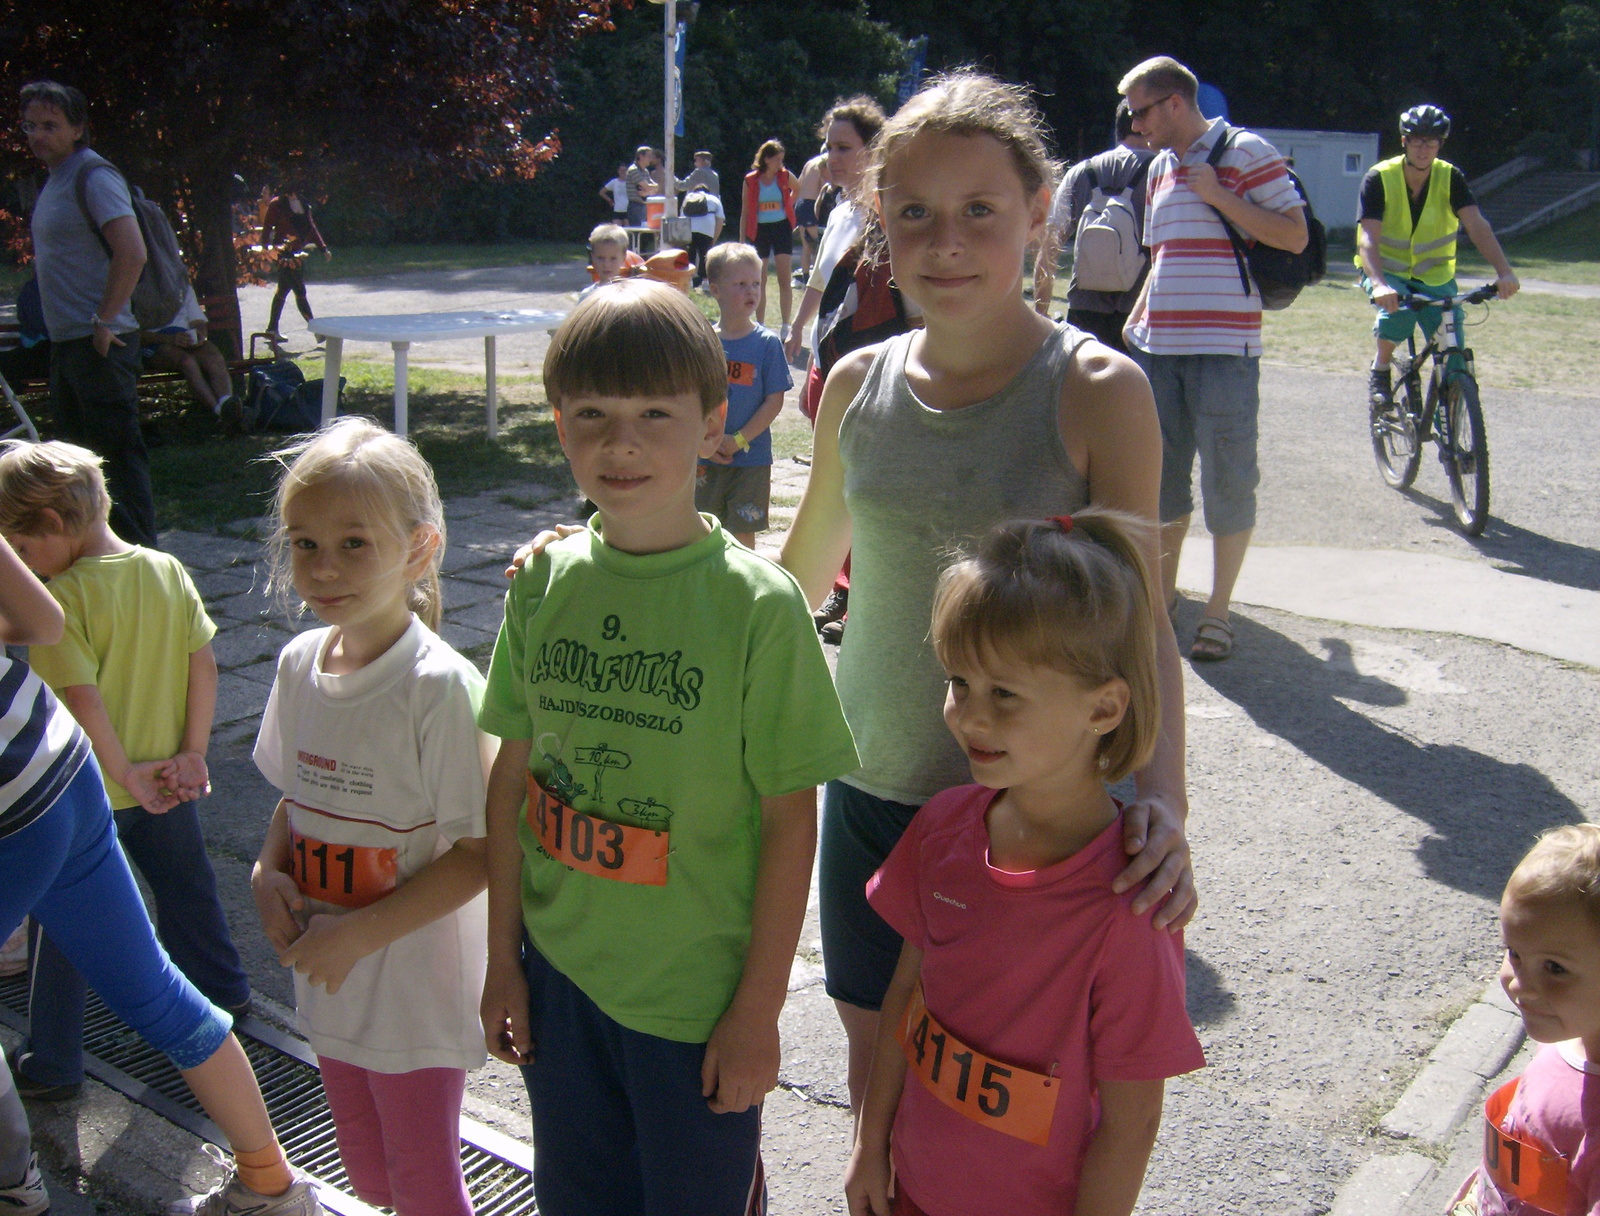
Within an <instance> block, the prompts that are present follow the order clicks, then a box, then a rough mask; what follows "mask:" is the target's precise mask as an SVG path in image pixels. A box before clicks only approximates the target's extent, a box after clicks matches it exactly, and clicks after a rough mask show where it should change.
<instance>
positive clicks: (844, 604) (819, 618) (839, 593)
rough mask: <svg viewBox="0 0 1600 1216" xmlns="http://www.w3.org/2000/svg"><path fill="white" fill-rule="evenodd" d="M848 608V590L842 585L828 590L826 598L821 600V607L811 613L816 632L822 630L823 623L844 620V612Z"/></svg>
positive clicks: (828, 623) (827, 623)
mask: <svg viewBox="0 0 1600 1216" xmlns="http://www.w3.org/2000/svg"><path fill="white" fill-rule="evenodd" d="M849 608H850V592H849V591H848V590H846V589H845V588H843V587H835V588H834V589H833V590H832V591H830V592H828V598H827V599H825V600H823V601H822V607H820V608H818V609H817V610H816V611H815V612H813V613H812V614H811V619H812V620H813V621H815V622H816V624H817V632H818V633H821V632H822V627H823V626H824V625H831V624H832V623H833V622H834V621H842V620H844V614H845V613H846V612H847V611H848V610H849Z"/></svg>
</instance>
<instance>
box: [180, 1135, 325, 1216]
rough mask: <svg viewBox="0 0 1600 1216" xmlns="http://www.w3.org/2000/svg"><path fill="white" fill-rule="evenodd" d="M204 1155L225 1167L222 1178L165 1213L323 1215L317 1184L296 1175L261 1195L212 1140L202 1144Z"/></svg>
mask: <svg viewBox="0 0 1600 1216" xmlns="http://www.w3.org/2000/svg"><path fill="white" fill-rule="evenodd" d="M201 1148H202V1149H204V1150H205V1154H206V1156H208V1157H210V1158H211V1159H212V1160H213V1161H215V1162H216V1163H217V1164H218V1165H220V1166H221V1167H222V1168H223V1170H224V1171H225V1172H224V1174H223V1178H222V1181H221V1182H219V1183H218V1184H217V1185H216V1187H215V1189H213V1190H212V1191H211V1192H210V1193H208V1194H205V1195H195V1196H192V1197H191V1198H188V1199H179V1200H178V1201H177V1202H175V1203H169V1204H168V1205H167V1216H322V1211H323V1208H322V1203H321V1202H320V1201H319V1200H318V1199H317V1192H316V1188H314V1187H313V1186H312V1185H311V1183H310V1182H308V1181H307V1180H306V1179H304V1178H296V1179H295V1180H294V1181H293V1182H292V1183H290V1184H289V1189H288V1190H287V1191H285V1192H284V1193H283V1194H281V1195H260V1194H257V1193H256V1192H255V1191H252V1190H251V1189H250V1188H249V1187H247V1186H245V1184H244V1183H242V1182H240V1181H239V1175H238V1173H237V1171H236V1170H235V1169H234V1164H233V1158H232V1157H230V1156H228V1154H227V1153H225V1152H223V1151H222V1150H221V1149H220V1148H218V1147H217V1146H216V1145H215V1144H203V1145H201Z"/></svg>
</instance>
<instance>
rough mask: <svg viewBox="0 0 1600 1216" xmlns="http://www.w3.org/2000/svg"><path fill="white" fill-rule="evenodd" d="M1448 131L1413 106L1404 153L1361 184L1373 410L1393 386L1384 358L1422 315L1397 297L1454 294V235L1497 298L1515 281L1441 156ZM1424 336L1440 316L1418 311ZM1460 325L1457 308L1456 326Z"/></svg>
mask: <svg viewBox="0 0 1600 1216" xmlns="http://www.w3.org/2000/svg"><path fill="white" fill-rule="evenodd" d="M1449 134H1450V116H1449V115H1448V114H1446V113H1445V112H1444V111H1443V110H1441V109H1439V107H1438V106H1429V105H1421V106H1413V107H1412V108H1411V109H1409V110H1407V111H1406V112H1405V113H1404V114H1402V115H1400V147H1401V154H1400V155H1399V156H1396V157H1393V158H1391V159H1389V160H1385V161H1379V162H1378V163H1377V164H1376V165H1374V166H1373V167H1372V168H1371V169H1369V170H1368V171H1367V176H1366V177H1365V178H1364V179H1363V180H1362V182H1361V212H1360V228H1359V229H1358V231H1357V233H1356V259H1355V261H1356V269H1358V270H1360V271H1361V286H1362V287H1364V288H1365V289H1366V292H1367V295H1368V296H1370V297H1371V299H1372V302H1373V303H1374V304H1375V305H1377V307H1378V308H1379V309H1380V310H1381V311H1380V313H1379V316H1378V319H1377V321H1376V322H1375V323H1374V325H1373V329H1372V332H1373V333H1374V335H1375V336H1376V337H1377V340H1378V352H1377V357H1376V358H1375V359H1374V360H1373V363H1372V371H1371V375H1370V377H1369V380H1368V391H1369V392H1370V394H1371V397H1372V401H1373V403H1374V404H1376V405H1384V404H1387V403H1388V402H1389V400H1390V394H1391V392H1392V387H1391V384H1390V373H1389V360H1390V358H1391V357H1392V356H1393V354H1394V348H1395V345H1396V344H1397V343H1400V342H1404V341H1405V340H1406V339H1407V338H1409V337H1410V336H1411V331H1412V328H1413V327H1414V326H1415V325H1416V324H1417V321H1418V317H1419V314H1417V313H1415V312H1411V311H1396V309H1397V308H1398V306H1399V303H1400V295H1401V293H1402V292H1404V293H1406V294H1408V295H1419V296H1428V297H1430V298H1432V299H1438V298H1440V297H1442V296H1450V295H1455V294H1456V236H1457V233H1458V231H1459V230H1460V229H1462V228H1465V229H1466V230H1467V235H1468V236H1469V237H1471V238H1472V243H1473V245H1474V246H1476V248H1477V250H1478V252H1479V253H1481V254H1482V255H1483V256H1484V259H1485V260H1486V261H1488V263H1489V264H1490V265H1491V266H1493V267H1494V273H1495V286H1496V287H1498V288H1499V291H1500V298H1501V299H1502V300H1509V299H1510V298H1511V297H1512V296H1514V295H1516V293H1517V288H1518V287H1519V286H1520V284H1519V283H1518V282H1517V276H1516V275H1515V274H1513V273H1512V271H1511V264H1510V263H1509V262H1507V261H1506V255H1505V253H1504V251H1502V250H1501V248H1500V242H1499V241H1497V240H1496V239H1495V235H1494V229H1493V228H1491V227H1490V226H1489V221H1488V220H1487V219H1485V218H1484V215H1483V212H1482V211H1480V210H1479V209H1478V204H1477V201H1476V200H1475V199H1474V198H1473V197H1472V190H1471V189H1470V188H1469V187H1468V186H1467V179H1466V175H1465V174H1463V173H1462V172H1461V170H1460V169H1458V168H1456V167H1455V166H1454V165H1452V164H1451V163H1450V162H1449V161H1447V160H1441V159H1440V158H1439V145H1440V144H1442V143H1443V142H1444V140H1445V137H1446V136H1447V135H1449ZM1421 319H1422V326H1423V332H1424V333H1426V334H1430V335H1431V334H1432V333H1433V331H1434V330H1435V329H1436V328H1437V327H1438V325H1439V320H1440V318H1439V317H1438V315H1437V314H1436V313H1435V312H1434V310H1432V309H1430V310H1429V311H1428V313H1426V314H1421ZM1460 322H1461V316H1460V310H1459V309H1458V310H1457V316H1456V323H1457V324H1458V325H1459V324H1460Z"/></svg>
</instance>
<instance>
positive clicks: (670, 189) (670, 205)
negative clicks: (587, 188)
mask: <svg viewBox="0 0 1600 1216" xmlns="http://www.w3.org/2000/svg"><path fill="white" fill-rule="evenodd" d="M662 15H663V17H664V18H665V24H664V27H663V29H664V33H663V35H662V39H661V43H662V62H663V64H664V65H665V68H666V71H665V72H664V73H663V74H662V75H663V79H664V80H665V81H666V93H665V96H666V105H665V106H664V107H663V113H664V114H665V115H666V138H665V139H664V140H663V142H662V145H661V147H662V149H663V151H664V152H665V156H664V157H663V160H664V162H665V163H664V164H663V165H662V171H663V173H664V174H665V180H664V181H663V182H662V183H661V192H662V193H663V194H664V195H666V198H667V210H666V216H667V218H668V219H672V218H674V217H675V216H676V215H677V214H678V162H677V159H676V157H675V155H674V153H675V152H676V148H674V146H673V141H674V138H675V137H676V135H677V132H678V115H677V112H676V111H677V101H678V88H677V85H678V81H677V74H678V54H677V49H678V0H667V3H666V4H665V5H664V6H663V13H662Z"/></svg>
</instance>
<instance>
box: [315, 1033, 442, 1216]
mask: <svg viewBox="0 0 1600 1216" xmlns="http://www.w3.org/2000/svg"><path fill="white" fill-rule="evenodd" d="M318 1062H319V1063H320V1064H321V1065H322V1088H323V1091H324V1092H325V1093H326V1094H327V1095H328V1107H329V1109H330V1110H331V1111H332V1112H333V1130H334V1135H335V1137H336V1138H337V1139H338V1141H339V1156H340V1158H341V1159H342V1160H343V1161H344V1171H345V1173H346V1174H348V1175H349V1176H350V1186H351V1189H352V1190H354V1191H355V1193H356V1198H358V1199H360V1200H361V1201H362V1202H363V1203H370V1204H372V1205H373V1206H374V1207H382V1208H393V1209H394V1210H395V1211H396V1212H397V1213H399V1216H472V1200H471V1199H470V1198H469V1197H468V1195H467V1184H466V1181H465V1180H464V1179H463V1178H462V1177H461V1140H460V1136H461V1094H462V1091H463V1090H464V1089H465V1088H466V1085H467V1074H466V1070H465V1069H461V1068H419V1069H417V1070H416V1071H414V1072H401V1073H382V1072H372V1071H371V1070H369V1069H365V1068H357V1067H356V1066H355V1065H354V1064H344V1063H341V1062H340V1061H338V1060H330V1059H327V1058H326V1057H322V1058H321V1059H319V1061H318Z"/></svg>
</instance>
